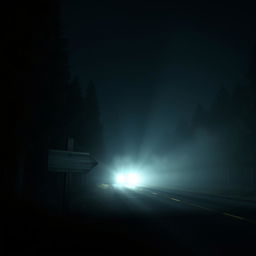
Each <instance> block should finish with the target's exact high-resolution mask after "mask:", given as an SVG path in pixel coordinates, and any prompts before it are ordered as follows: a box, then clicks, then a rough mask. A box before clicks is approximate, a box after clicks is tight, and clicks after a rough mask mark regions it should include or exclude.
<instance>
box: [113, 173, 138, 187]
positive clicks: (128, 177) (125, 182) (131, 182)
mask: <svg viewBox="0 0 256 256" xmlns="http://www.w3.org/2000/svg"><path fill="white" fill-rule="evenodd" d="M139 183H140V177H139V175H138V173H134V172H133V173H120V174H117V175H116V184H117V185H119V186H124V187H129V188H135V187H136V186H138V185H139Z"/></svg>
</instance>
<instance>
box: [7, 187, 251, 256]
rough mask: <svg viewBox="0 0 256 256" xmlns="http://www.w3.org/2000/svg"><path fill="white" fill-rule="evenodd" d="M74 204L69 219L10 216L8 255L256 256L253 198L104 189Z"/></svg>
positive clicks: (40, 213)
mask: <svg viewBox="0 0 256 256" xmlns="http://www.w3.org/2000/svg"><path fill="white" fill-rule="evenodd" d="M70 199H71V200H70V204H69V212H68V214H67V215H66V216H58V215H50V214H47V211H45V212H43V211H38V209H30V210H29V211H28V210H27V209H26V210H22V209H19V212H16V213H13V215H12V216H9V217H10V219H11V221H9V222H10V223H9V225H8V229H7V236H6V238H7V239H6V243H5V245H6V246H5V250H6V252H13V251H17V252H18V251H19V252H21V251H22V252H32V253H38V252H56V253H60V254H62V253H67V252H68V253H70V255H74V253H76V254H75V255H99V254H101V253H104V254H107V255H131V254H132V255H144V254H146V255H214V256H215V255H216V256H217V255H218V256H219V255H256V203H255V202H253V201H249V200H248V201H245V200H237V199H230V198H225V197H221V196H217V195H213V194H200V193H194V192H185V191H178V190H171V189H156V188H154V189H153V188H138V189H136V190H132V189H118V188H113V187H111V186H104V185H103V186H95V187H94V188H93V189H91V190H88V191H87V192H86V193H84V194H83V195H80V196H78V195H75V196H74V195H73V198H70ZM7 254H8V253H7Z"/></svg>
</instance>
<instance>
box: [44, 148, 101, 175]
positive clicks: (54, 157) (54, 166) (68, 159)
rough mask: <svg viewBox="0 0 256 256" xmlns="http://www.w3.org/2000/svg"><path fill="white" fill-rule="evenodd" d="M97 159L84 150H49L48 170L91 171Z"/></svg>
mask: <svg viewBox="0 0 256 256" xmlns="http://www.w3.org/2000/svg"><path fill="white" fill-rule="evenodd" d="M96 165H97V161H96V160H95V159H94V158H93V157H92V156H91V155H90V154H89V153H84V152H73V151H65V150H53V149H51V150H48V171H50V172H89V171H90V170H91V169H92V168H93V167H95V166H96Z"/></svg>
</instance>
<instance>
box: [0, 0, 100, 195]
mask: <svg viewBox="0 0 256 256" xmlns="http://www.w3.org/2000/svg"><path fill="white" fill-rule="evenodd" d="M6 12H7V13H8V16H6V17H5V18H6V20H5V21H6V24H5V26H6V32H7V34H6V36H5V37H4V39H3V41H4V48H3V49H4V51H5V53H6V59H3V63H4V65H5V70H6V73H5V74H4V75H5V76H4V77H5V82H4V87H5V88H6V89H7V90H5V91H4V93H3V94H2V98H3V100H7V101H6V103H5V106H4V111H5V113H6V111H7V115H4V118H3V124H4V125H5V127H6V128H7V129H6V134H8V136H6V135H5V134H4V136H6V137H5V138H4V142H5V144H4V148H5V149H6V152H7V153H8V156H9V158H8V159H7V158H6V159H7V160H8V167H7V168H6V169H4V175H3V177H4V179H3V180H4V187H3V188H4V190H5V194H6V195H7V198H9V197H16V196H17V195H18V194H19V195H21V194H22V195H25V197H26V196H27V197H28V198H29V197H30V196H31V195H32V196H34V195H36V194H37V191H38V190H40V189H42V188H41V185H42V184H44V185H46V184H45V183H47V178H48V176H47V175H48V174H47V154H48V149H49V148H55V149H66V141H67V138H68V137H73V138H74V141H75V144H74V146H75V148H74V150H79V151H87V152H90V153H91V154H93V155H94V156H95V157H97V158H98V159H99V158H101V157H102V154H103V152H102V141H103V138H102V133H103V131H102V124H101V122H100V111H99V107H98V102H97V95H96V88H95V85H94V84H93V82H92V81H90V82H88V83H89V84H88V87H87V90H86V93H85V95H83V94H82V93H81V90H80V85H79V83H78V79H73V78H72V77H71V74H70V67H69V60H68V59H69V56H68V54H69V50H68V46H67V41H66V40H65V38H64V37H63V34H62V28H61V23H60V6H59V5H58V2H57V1H56V0H38V1H28V0H24V1H14V2H11V3H8V4H7V5H6ZM88 81H89V80H88ZM5 85H6V86H5Z"/></svg>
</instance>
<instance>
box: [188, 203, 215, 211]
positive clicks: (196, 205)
mask: <svg viewBox="0 0 256 256" xmlns="http://www.w3.org/2000/svg"><path fill="white" fill-rule="evenodd" d="M186 204H187V205H191V206H194V207H197V208H200V209H204V210H206V211H210V212H211V211H212V210H211V209H209V208H207V207H204V206H201V205H198V204H191V203H186Z"/></svg>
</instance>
